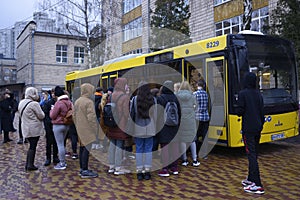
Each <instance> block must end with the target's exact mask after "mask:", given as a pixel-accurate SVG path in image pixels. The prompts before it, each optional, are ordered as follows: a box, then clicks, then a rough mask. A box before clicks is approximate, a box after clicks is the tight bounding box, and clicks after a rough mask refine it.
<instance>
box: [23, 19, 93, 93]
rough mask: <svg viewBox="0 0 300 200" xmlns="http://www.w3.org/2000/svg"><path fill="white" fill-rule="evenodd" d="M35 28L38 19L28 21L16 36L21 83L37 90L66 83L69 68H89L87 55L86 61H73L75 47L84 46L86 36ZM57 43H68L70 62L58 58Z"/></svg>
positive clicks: (73, 69)
mask: <svg viewBox="0 0 300 200" xmlns="http://www.w3.org/2000/svg"><path fill="white" fill-rule="evenodd" d="M34 30H35V23H31V24H29V25H28V26H27V27H26V28H25V29H24V31H23V32H22V33H21V35H20V37H19V38H18V40H17V41H18V46H17V57H18V59H17V76H18V78H17V79H18V83H25V87H26V86H33V87H36V88H38V90H42V89H46V88H53V87H55V86H56V85H61V86H64V85H65V76H66V74H67V73H68V72H71V71H75V70H83V69H86V66H87V56H86V55H85V58H84V63H83V64H77V63H74V47H75V46H77V47H83V45H82V42H84V38H81V41H79V40H78V39H77V38H75V37H72V36H67V35H60V34H52V33H45V32H35V31H34ZM56 45H67V57H68V58H67V63H57V62H56Z"/></svg>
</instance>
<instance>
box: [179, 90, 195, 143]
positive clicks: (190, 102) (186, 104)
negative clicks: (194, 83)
mask: <svg viewBox="0 0 300 200" xmlns="http://www.w3.org/2000/svg"><path fill="white" fill-rule="evenodd" d="M176 96H177V98H178V100H179V103H180V107H181V120H180V127H179V130H178V137H179V139H180V141H181V142H193V141H194V140H195V138H196V134H197V124H196V118H195V107H196V104H197V101H196V97H195V95H194V94H193V93H192V92H191V91H188V90H179V91H178V92H177V94H176Z"/></svg>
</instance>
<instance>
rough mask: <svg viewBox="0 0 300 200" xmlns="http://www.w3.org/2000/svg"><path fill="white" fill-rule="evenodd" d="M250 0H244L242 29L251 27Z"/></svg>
mask: <svg viewBox="0 0 300 200" xmlns="http://www.w3.org/2000/svg"><path fill="white" fill-rule="evenodd" d="M252 8H253V7H252V0H244V15H243V30H250V29H251V20H252Z"/></svg>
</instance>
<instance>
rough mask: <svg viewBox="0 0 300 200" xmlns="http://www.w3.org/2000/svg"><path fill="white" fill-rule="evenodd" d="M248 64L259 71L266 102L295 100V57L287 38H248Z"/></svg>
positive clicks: (260, 85)
mask: <svg viewBox="0 0 300 200" xmlns="http://www.w3.org/2000/svg"><path fill="white" fill-rule="evenodd" d="M248 39H249V40H248V41H247V50H248V64H249V67H250V71H252V72H254V73H256V75H257V77H258V81H259V83H258V84H259V89H260V90H261V92H262V95H263V98H264V103H265V106H272V105H273V106H275V105H278V104H295V103H296V101H297V81H296V78H297V77H296V66H295V57H294V53H293V49H292V48H291V45H290V44H289V43H288V42H287V41H285V40H276V41H274V40H273V39H271V38H268V37H266V38H264V39H262V40H257V39H256V40H251V38H248Z"/></svg>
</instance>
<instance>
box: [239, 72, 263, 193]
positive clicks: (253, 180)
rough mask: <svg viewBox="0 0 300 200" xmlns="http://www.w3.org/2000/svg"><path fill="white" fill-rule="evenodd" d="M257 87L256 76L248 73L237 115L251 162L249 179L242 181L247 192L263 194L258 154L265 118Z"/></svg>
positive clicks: (241, 92) (240, 96)
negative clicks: (240, 119)
mask: <svg viewBox="0 0 300 200" xmlns="http://www.w3.org/2000/svg"><path fill="white" fill-rule="evenodd" d="M256 85H257V77H256V75H255V74H254V73H252V72H250V73H247V74H246V75H245V78H244V89H243V90H241V91H240V92H239V96H238V107H237V114H238V115H239V116H242V136H243V140H244V144H245V150H246V153H247V156H248V162H249V166H248V177H247V179H245V180H243V181H242V185H243V186H244V190H245V192H250V193H256V194H263V193H264V188H263V186H262V184H261V180H260V173H259V167H258V162H257V154H258V146H259V140H260V137H261V131H262V129H263V125H264V122H265V117H264V113H263V108H264V102H263V98H262V95H261V94H260V92H259V90H258V89H257V88H256Z"/></svg>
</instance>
